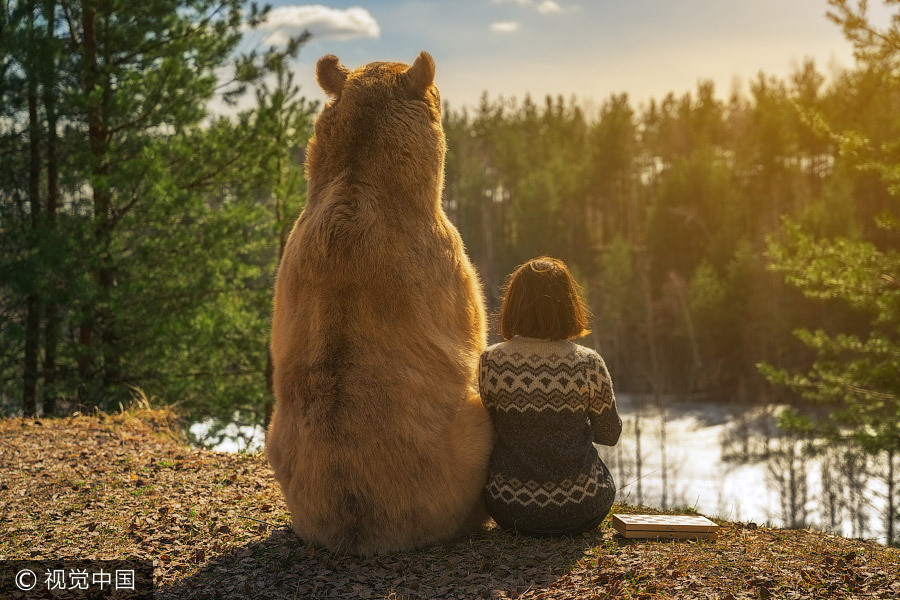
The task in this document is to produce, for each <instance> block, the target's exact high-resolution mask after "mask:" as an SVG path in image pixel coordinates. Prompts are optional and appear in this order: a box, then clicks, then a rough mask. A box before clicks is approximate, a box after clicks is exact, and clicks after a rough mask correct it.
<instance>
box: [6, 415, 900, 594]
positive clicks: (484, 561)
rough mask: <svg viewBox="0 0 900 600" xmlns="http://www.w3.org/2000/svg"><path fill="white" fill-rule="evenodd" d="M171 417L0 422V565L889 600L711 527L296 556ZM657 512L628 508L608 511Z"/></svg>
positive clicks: (174, 581)
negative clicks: (114, 563) (660, 536)
mask: <svg viewBox="0 0 900 600" xmlns="http://www.w3.org/2000/svg"><path fill="white" fill-rule="evenodd" d="M178 432H179V428H178V426H177V422H176V419H175V416H174V414H173V413H171V412H170V411H168V410H149V409H143V410H132V411H128V412H124V413H121V414H116V415H104V414H102V413H101V414H99V415H97V416H90V417H88V416H75V417H69V418H63V419H42V420H35V419H0V560H2V559H40V558H62V557H71V558H97V559H112V558H147V559H152V560H153V561H154V564H155V579H156V584H157V586H158V588H157V592H156V598H157V599H171V598H196V599H198V600H204V599H209V600H212V599H218V598H259V599H262V598H325V597H337V598H397V599H399V598H419V597H424V598H476V599H477V598H523V599H524V598H575V599H595V598H596V599H602V598H636V599H642V600H643V599H650V598H719V599H724V600H734V599H739V598H764V599H765V598H829V599H830V598H892V599H895V598H900V550H898V549H896V548H885V547H883V546H879V545H877V544H875V543H872V542H866V541H860V540H850V539H844V538H840V537H835V536H832V535H826V534H823V533H818V532H814V531H808V530H782V529H770V528H766V527H757V526H756V525H755V524H752V523H728V522H724V521H717V522H718V523H719V525H720V526H721V527H720V532H719V538H718V540H716V541H711V540H701V541H654V540H627V539H625V538H622V537H621V536H619V535H617V534H616V532H615V530H613V529H612V527H611V526H610V522H609V519H607V520H606V521H605V522H604V523H603V524H602V525H601V527H600V528H598V529H597V530H595V531H594V532H593V533H591V534H589V535H584V536H582V537H576V538H560V539H533V538H528V537H524V536H514V535H510V534H507V533H504V532H502V531H500V530H497V529H496V528H487V529H485V530H484V531H483V532H481V533H478V534H477V535H473V536H471V537H467V538H465V539H461V540H458V541H456V542H453V543H449V544H444V545H440V546H435V547H432V548H429V549H426V550H422V551H419V552H407V553H397V554H390V555H384V556H378V557H374V558H358V557H354V556H346V555H338V554H334V553H331V552H328V551H325V550H323V549H321V548H315V547H313V546H309V545H307V544H305V543H304V542H303V541H302V540H300V538H298V537H297V536H296V535H295V534H294V533H293V532H291V530H290V528H289V527H288V523H289V521H290V517H289V514H288V512H287V508H286V506H285V504H284V501H283V500H282V497H281V493H280V492H279V490H278V487H277V485H276V484H275V481H274V479H273V477H272V473H271V471H270V469H269V467H268V465H267V464H266V460H265V457H264V456H263V455H262V454H251V455H241V454H225V453H217V452H210V451H207V450H199V449H194V448H190V447H189V446H187V445H186V443H185V441H184V439H183V437H182V436H181V435H180V434H179V433H178ZM616 512H619V513H626V512H632V513H633V512H643V513H650V512H659V511H653V510H652V509H647V508H637V507H632V506H619V505H616V506H614V507H613V513H616Z"/></svg>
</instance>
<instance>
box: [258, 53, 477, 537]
mask: <svg viewBox="0 0 900 600" xmlns="http://www.w3.org/2000/svg"><path fill="white" fill-rule="evenodd" d="M316 79H317V81H318V82H319V85H321V87H322V88H323V89H324V90H325V92H326V93H327V94H328V96H329V100H328V102H327V104H326V105H325V107H324V108H323V110H322V112H321V114H320V115H319V117H318V118H317V119H316V123H315V133H314V136H313V138H312V140H311V141H310V143H309V149H308V153H307V163H306V164H307V172H308V181H309V187H308V203H307V205H306V208H305V209H304V210H303V212H302V214H301V215H300V217H299V218H298V219H297V222H296V223H295V224H294V228H293V230H292V232H291V235H290V238H289V239H288V242H287V247H286V248H285V252H284V258H283V260H282V262H281V265H280V267H279V270H278V277H277V280H276V282H275V310H274V318H273V322H272V342H271V344H272V359H273V363H274V384H275V397H276V403H275V411H274V414H273V416H272V421H271V425H270V427H269V431H268V435H267V442H266V451H267V454H268V459H269V464H270V465H271V466H272V468H273V469H274V471H275V478H276V480H277V481H278V483H279V484H280V485H281V489H282V491H283V492H284V495H285V498H286V500H287V505H288V508H289V509H290V511H291V519H292V523H293V528H294V531H296V532H297V533H298V534H299V535H300V536H301V537H302V538H303V539H304V540H307V541H309V542H313V543H316V544H320V545H322V546H325V547H327V548H330V549H332V550H338V551H346V552H351V553H355V554H371V553H377V552H389V551H396V550H405V549H410V548H415V547H418V546H423V545H426V544H430V543H434V542H437V541H440V540H445V539H448V538H450V537H452V536H454V535H456V534H457V533H459V532H460V531H462V530H464V529H465V528H467V527H468V526H469V525H470V524H471V523H472V522H473V521H477V520H478V518H479V517H480V516H481V515H483V514H484V512H483V505H482V500H481V498H482V489H483V487H484V484H485V480H486V471H487V461H488V457H489V455H490V451H491V446H492V443H493V438H492V436H493V433H492V427H491V424H490V420H489V417H488V415H487V413H486V411H485V409H484V406H483V405H482V403H481V400H480V398H479V397H478V395H477V391H476V390H475V388H474V382H475V370H476V367H477V362H478V357H479V355H480V354H481V352H482V350H483V349H484V347H485V315H484V301H483V296H482V291H481V285H480V283H479V281H478V277H477V275H476V273H475V271H474V269H473V268H472V264H471V263H470V262H469V259H468V257H467V256H466V254H465V250H464V248H463V244H462V240H461V238H460V236H459V233H458V232H457V230H456V228H455V227H454V226H453V225H452V224H451V223H450V221H449V220H448V219H447V216H446V215H445V214H444V211H443V209H442V207H441V188H442V186H443V181H444V153H445V150H446V143H445V139H444V132H443V128H442V125H441V101H440V95H439V94H438V90H437V88H436V87H435V86H434V84H433V81H434V62H433V60H432V59H431V56H430V55H429V54H428V53H427V52H422V53H421V54H420V55H419V56H418V58H417V59H416V60H415V62H414V63H413V65H412V66H411V67H408V66H407V65H404V64H402V63H390V62H376V63H371V64H368V65H366V66H364V67H361V68H358V69H356V70H354V71H348V70H347V69H346V68H344V67H343V66H341V64H340V62H339V61H338V59H337V58H336V57H335V56H331V55H328V56H324V57H322V58H321V59H320V60H319V61H318V64H317V65H316Z"/></svg>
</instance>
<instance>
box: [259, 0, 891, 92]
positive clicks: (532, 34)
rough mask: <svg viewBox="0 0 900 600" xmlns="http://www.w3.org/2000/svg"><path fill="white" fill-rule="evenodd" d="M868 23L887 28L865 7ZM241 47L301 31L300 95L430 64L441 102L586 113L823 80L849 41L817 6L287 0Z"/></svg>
mask: <svg viewBox="0 0 900 600" xmlns="http://www.w3.org/2000/svg"><path fill="white" fill-rule="evenodd" d="M870 4H871V5H872V6H871V8H870V11H871V12H872V13H873V21H874V22H876V23H878V22H886V21H887V12H886V9H884V7H883V6H881V4H880V2H879V1H878V0H873V1H872V2H870ZM272 6H273V9H272V13H271V15H270V17H269V21H268V22H267V23H266V24H265V25H264V26H263V27H262V28H261V29H260V30H258V31H254V32H250V33H248V34H247V36H246V37H245V41H244V44H245V47H251V46H253V45H257V44H264V45H267V44H280V43H283V40H284V39H286V38H285V36H287V35H292V34H297V33H299V32H300V31H302V30H303V29H308V30H309V31H310V32H311V33H312V39H311V40H310V41H309V42H308V43H307V45H306V46H305V47H304V48H303V49H302V50H301V52H300V56H299V57H298V58H297V60H296V61H294V63H293V67H294V70H295V73H296V74H295V77H296V81H297V82H298V83H299V84H300V85H301V92H302V94H303V95H304V96H306V97H307V98H310V99H319V100H324V98H325V95H324V93H323V92H322V91H321V90H320V89H319V87H318V85H316V82H315V75H314V72H315V63H316V60H317V59H318V58H319V57H321V56H323V55H325V54H335V55H337V56H338V57H339V58H340V59H341V62H342V63H343V64H344V65H345V66H347V67H348V68H351V69H352V68H355V67H358V66H361V65H363V64H365V63H368V62H371V61H378V60H390V61H398V62H405V63H411V62H412V61H413V60H414V59H415V57H416V55H417V54H418V53H419V51H421V50H427V51H429V52H430V53H431V55H432V56H433V57H434V60H435V63H436V66H437V74H436V79H435V81H436V84H437V86H438V88H439V89H440V92H441V97H442V98H443V99H444V100H445V101H447V102H449V103H450V105H451V107H453V108H460V107H462V106H464V105H465V106H475V105H477V103H478V101H479V98H480V96H481V94H482V93H483V92H487V93H488V95H489V97H490V98H492V99H493V98H496V97H498V96H499V95H503V96H504V97H512V96H515V97H517V98H519V99H521V98H523V97H524V95H525V94H526V93H530V94H531V95H532V97H533V98H534V99H535V100H536V101H538V102H540V101H542V99H543V98H544V96H545V95H547V94H551V95H554V96H556V95H558V94H562V95H563V96H564V97H566V98H569V97H570V96H572V95H575V96H576V97H577V99H578V101H579V102H580V103H581V104H582V106H585V107H587V108H588V109H590V108H591V107H599V105H600V103H602V102H603V100H604V99H606V98H607V97H609V95H610V94H613V93H617V94H618V93H622V92H625V93H627V94H628V95H629V98H631V100H632V103H633V104H634V105H635V106H640V105H641V104H643V103H646V102H647V101H648V100H649V99H651V98H656V99H661V98H662V97H663V96H664V95H665V94H666V93H668V92H674V93H675V94H676V95H681V94H684V93H685V92H688V91H693V90H695V89H696V86H697V82H698V81H699V80H701V79H710V80H712V81H713V82H714V83H715V86H716V90H717V95H718V96H719V97H721V98H723V99H724V98H727V97H728V96H730V94H731V93H732V91H733V90H735V89H737V90H741V91H744V92H746V90H747V89H748V85H747V81H748V80H749V79H751V78H753V77H755V76H756V75H757V74H758V73H759V72H760V71H764V72H765V73H766V74H768V75H775V76H778V77H782V78H786V77H788V76H789V75H790V74H791V73H792V72H793V71H794V70H796V69H797V68H798V67H799V66H800V65H801V64H802V61H803V60H804V58H806V57H811V58H813V59H814V60H815V61H816V64H817V65H818V68H819V70H820V71H822V72H823V73H825V74H826V75H829V74H831V73H834V72H836V70H838V69H840V68H845V67H849V66H851V65H852V64H853V57H852V47H851V46H850V44H849V43H848V42H847V41H846V40H844V38H843V35H842V33H841V31H840V28H839V27H838V26H837V25H835V24H834V23H832V22H830V21H829V20H828V19H827V18H826V17H825V13H826V12H827V10H828V8H829V7H828V5H827V2H826V0H456V1H452V0H444V1H440V0H375V1H371V2H360V1H356V2H341V1H327V0H326V4H297V3H291V2H284V1H281V0H275V1H274V2H272Z"/></svg>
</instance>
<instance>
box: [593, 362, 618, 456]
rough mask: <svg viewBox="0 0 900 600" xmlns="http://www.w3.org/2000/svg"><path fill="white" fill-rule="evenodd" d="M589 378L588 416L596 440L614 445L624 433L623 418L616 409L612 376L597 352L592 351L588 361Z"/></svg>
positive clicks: (606, 444)
mask: <svg viewBox="0 0 900 600" xmlns="http://www.w3.org/2000/svg"><path fill="white" fill-rule="evenodd" d="M587 380H588V387H589V388H590V400H589V405H588V416H589V418H590V421H591V429H593V431H594V441H595V442H596V443H598V444H603V445H604V446H613V445H615V443H616V442H618V441H619V435H621V433H622V419H621V418H620V417H619V411H618V410H616V396H615V394H614V393H613V387H612V378H611V377H610V376H609V371H608V370H607V369H606V363H604V362H603V358H601V357H600V355H599V354H597V353H592V356H591V360H590V362H589V363H588V369H587Z"/></svg>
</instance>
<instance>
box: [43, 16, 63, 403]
mask: <svg viewBox="0 0 900 600" xmlns="http://www.w3.org/2000/svg"><path fill="white" fill-rule="evenodd" d="M46 18H47V39H50V40H52V39H53V38H54V29H55V28H56V1H55V0H49V1H48V2H47V3H46ZM44 64H45V65H46V69H45V71H44V112H45V113H46V114H47V228H48V233H49V235H50V236H51V237H55V236H56V233H57V232H56V207H57V205H58V204H59V166H58V162H57V158H56V142H57V135H56V89H55V81H54V78H55V76H56V54H55V51H54V52H53V53H51V56H50V58H49V60H45V61H44ZM54 291H55V288H51V294H52V293H53V292H54ZM44 316H45V319H46V325H45V327H46V329H45V337H44V414H45V415H52V414H54V413H55V412H56V389H55V384H56V350H57V346H58V345H59V328H60V322H59V309H58V307H57V305H56V300H55V299H53V298H52V297H51V298H48V299H47V300H46V308H45V315H44Z"/></svg>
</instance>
